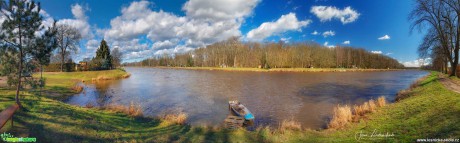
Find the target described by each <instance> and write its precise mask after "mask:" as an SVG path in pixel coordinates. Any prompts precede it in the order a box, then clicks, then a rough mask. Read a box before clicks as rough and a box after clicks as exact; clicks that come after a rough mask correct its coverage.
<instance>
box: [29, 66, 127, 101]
mask: <svg viewBox="0 0 460 143" xmlns="http://www.w3.org/2000/svg"><path fill="white" fill-rule="evenodd" d="M129 76H130V74H129V73H127V72H125V71H124V70H121V69H115V70H107V71H84V72H45V73H43V77H44V78H46V87H45V88H44V95H45V96H47V97H51V98H55V99H62V98H66V97H67V96H68V95H73V94H75V93H77V92H79V91H80V90H81V89H78V88H79V87H76V84H77V83H78V82H97V81H98V80H113V79H121V78H125V77H129ZM34 77H40V73H36V74H34Z"/></svg>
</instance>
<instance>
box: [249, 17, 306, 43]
mask: <svg viewBox="0 0 460 143" xmlns="http://www.w3.org/2000/svg"><path fill="white" fill-rule="evenodd" d="M310 23H311V20H304V21H299V20H298V19H297V17H296V15H295V13H289V14H286V15H282V16H281V17H280V18H279V19H278V20H276V21H275V22H264V23H262V24H261V25H260V26H259V27H258V28H256V29H252V30H251V31H249V32H248V33H247V35H246V38H247V39H248V40H252V41H261V40H263V39H265V38H267V37H270V36H272V35H275V34H280V33H283V32H286V31H291V30H299V31H300V30H301V28H302V27H305V26H307V25H308V24H310Z"/></svg>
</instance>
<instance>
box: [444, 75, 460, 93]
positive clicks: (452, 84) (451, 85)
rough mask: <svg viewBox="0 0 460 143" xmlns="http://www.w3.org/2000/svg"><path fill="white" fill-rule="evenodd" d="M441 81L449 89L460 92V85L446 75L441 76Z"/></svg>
mask: <svg viewBox="0 0 460 143" xmlns="http://www.w3.org/2000/svg"><path fill="white" fill-rule="evenodd" d="M439 82H441V83H442V84H443V85H444V86H445V87H446V88H447V89H449V90H452V91H454V92H457V93H460V85H459V84H458V83H456V82H455V81H453V80H452V79H449V78H448V77H445V76H439Z"/></svg>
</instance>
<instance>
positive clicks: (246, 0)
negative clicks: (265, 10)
mask: <svg viewBox="0 0 460 143" xmlns="http://www.w3.org/2000/svg"><path fill="white" fill-rule="evenodd" d="M259 2H260V0H213V1H209V0H190V1H188V2H187V3H185V4H184V6H183V7H182V9H183V10H184V11H185V12H186V14H187V16H190V17H193V18H194V19H205V20H210V21H226V20H233V19H238V20H242V19H241V18H243V17H245V16H248V15H250V14H251V13H252V10H253V9H254V8H255V7H256V5H257V4H258V3H259Z"/></svg>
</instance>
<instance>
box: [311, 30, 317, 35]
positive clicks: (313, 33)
mask: <svg viewBox="0 0 460 143" xmlns="http://www.w3.org/2000/svg"><path fill="white" fill-rule="evenodd" d="M318 34H319V33H318V31H316V30H315V31H313V32H312V33H311V35H318Z"/></svg>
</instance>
